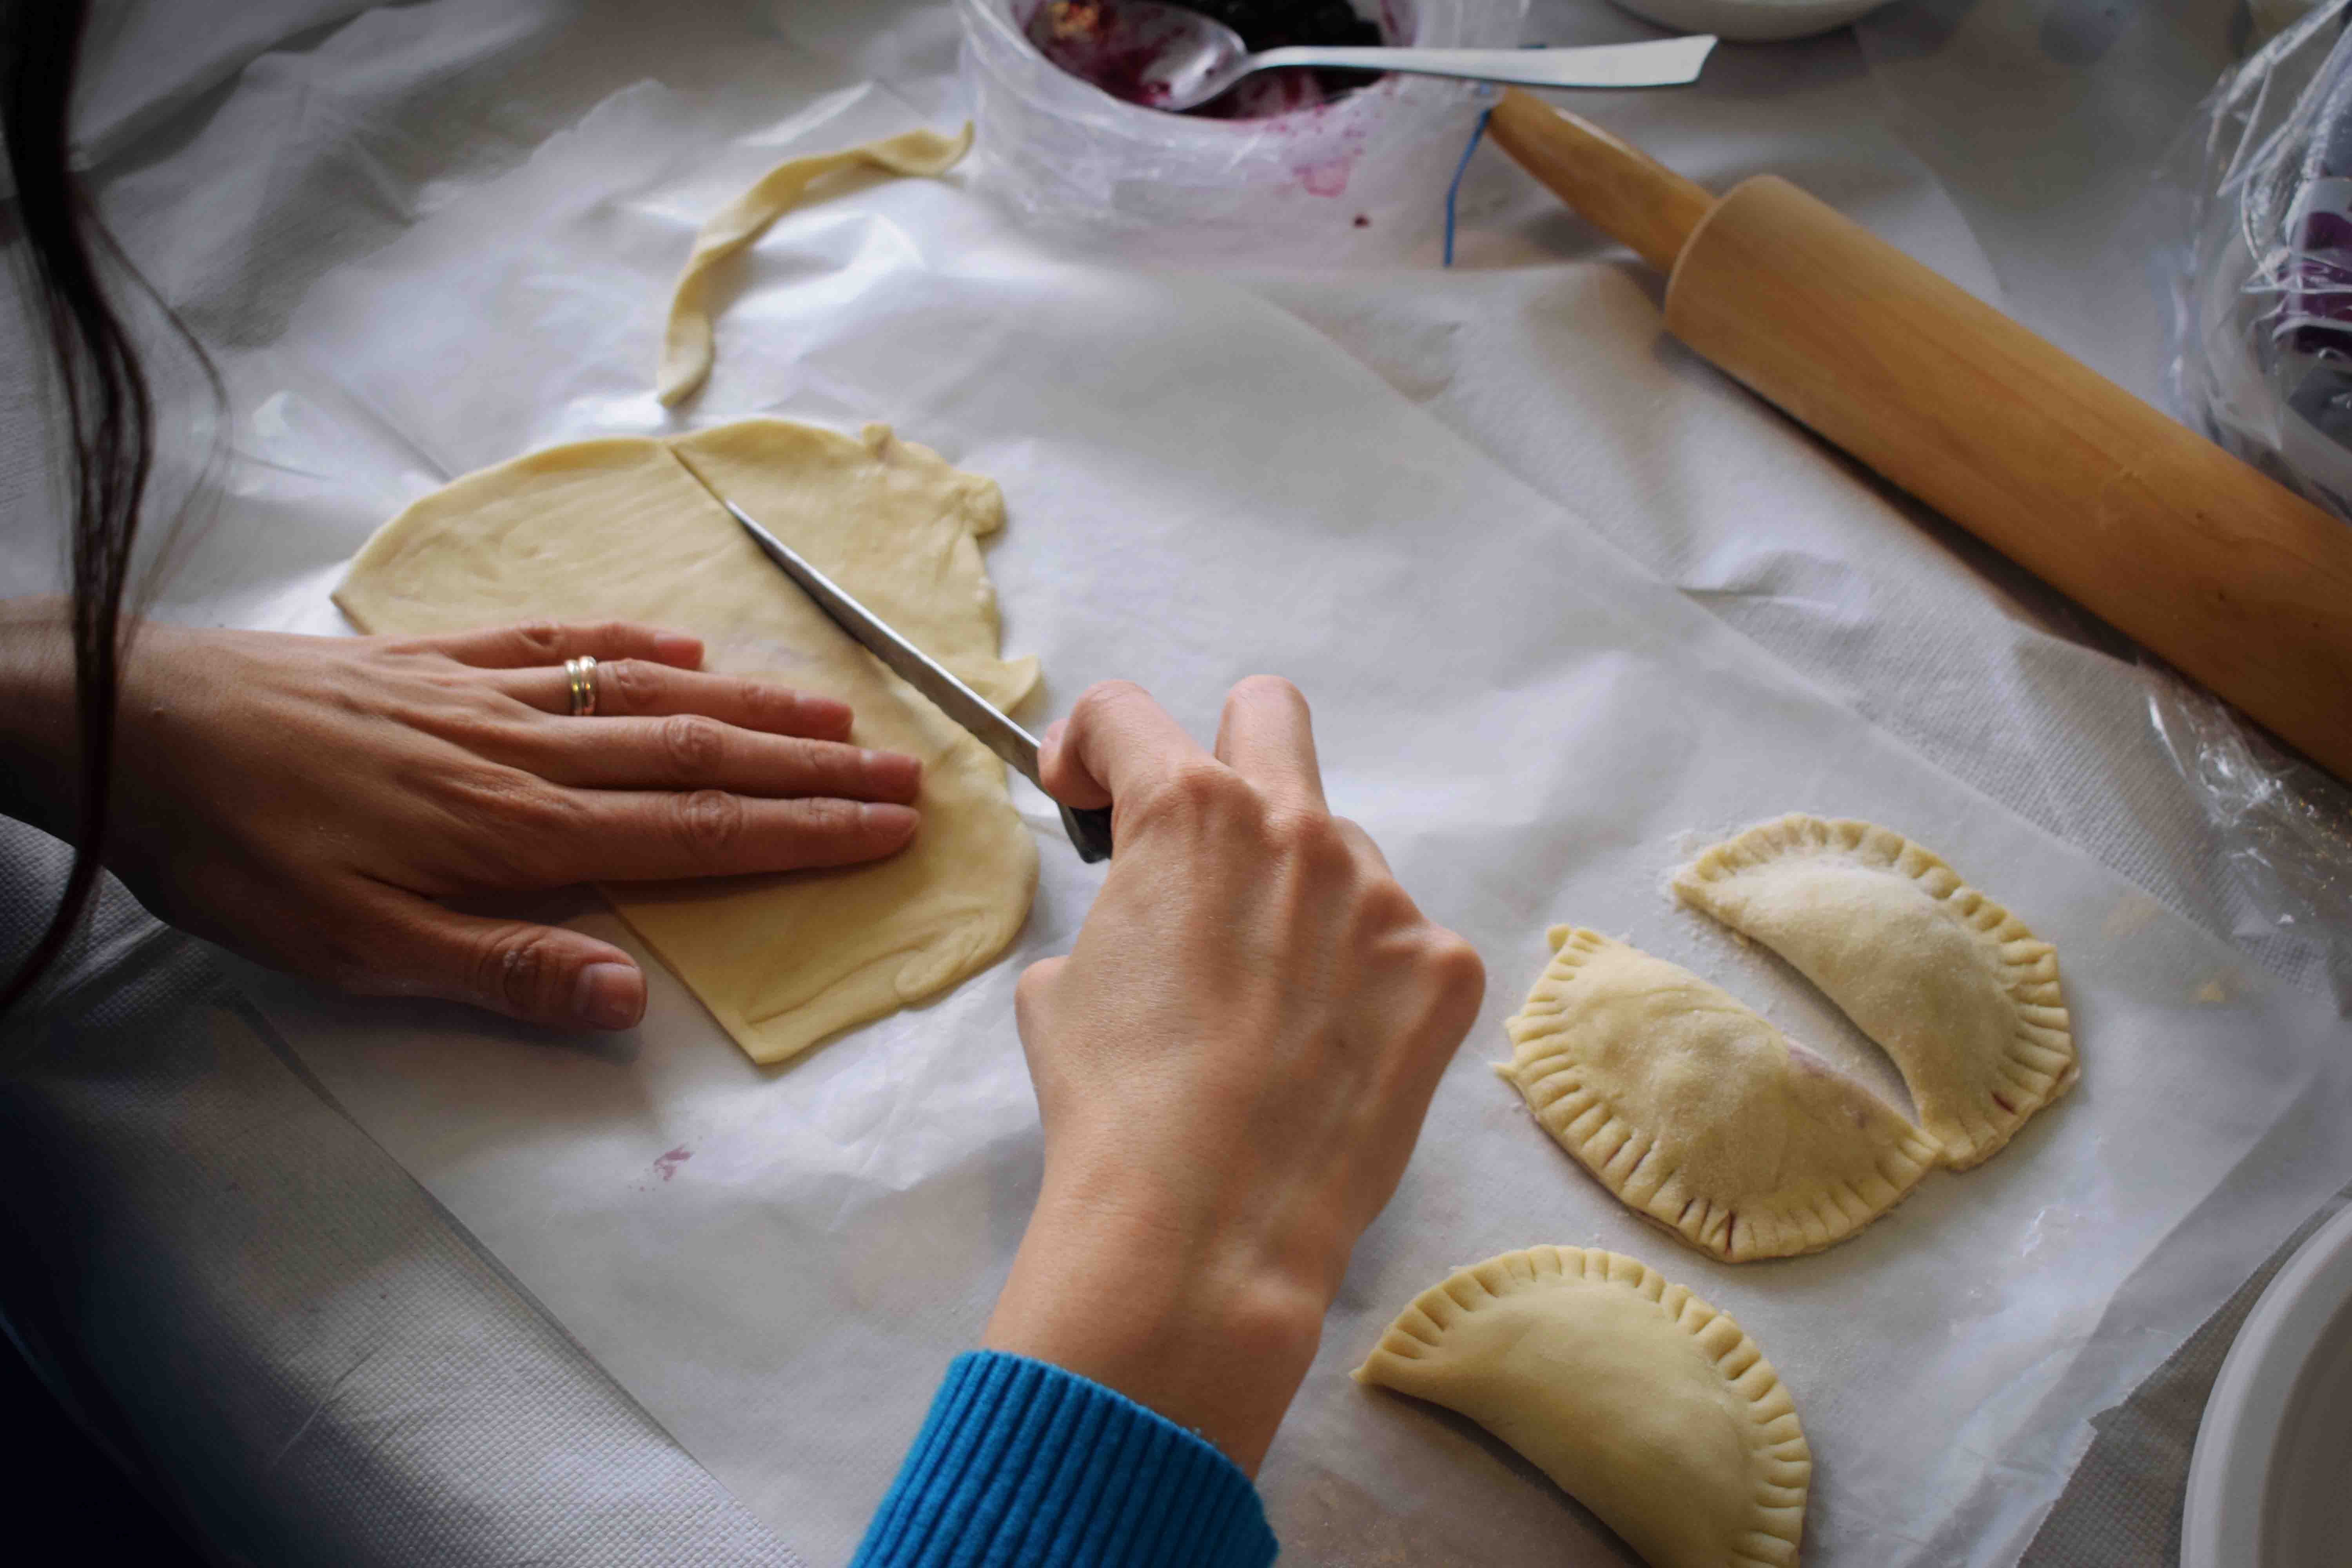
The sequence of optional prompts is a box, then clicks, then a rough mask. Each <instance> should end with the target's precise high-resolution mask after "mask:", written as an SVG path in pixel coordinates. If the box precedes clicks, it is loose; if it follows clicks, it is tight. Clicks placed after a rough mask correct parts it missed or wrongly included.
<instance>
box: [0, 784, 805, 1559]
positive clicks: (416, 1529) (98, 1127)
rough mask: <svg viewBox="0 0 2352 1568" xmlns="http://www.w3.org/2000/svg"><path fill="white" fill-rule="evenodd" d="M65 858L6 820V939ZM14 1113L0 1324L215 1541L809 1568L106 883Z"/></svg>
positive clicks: (10, 1041)
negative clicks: (2, 1320) (1, 1322)
mask: <svg viewBox="0 0 2352 1568" xmlns="http://www.w3.org/2000/svg"><path fill="white" fill-rule="evenodd" d="M69 858H70V857H69V856H68V853H67V852H66V850H65V847H64V846H62V845H59V844H58V843H56V842H55V841H53V840H51V839H49V838H47V837H46V836H44V835H42V834H40V833H38V832H37V831H35V830H33V829H31V828H28V827H26V826H22V825H21V824H18V823H15V822H11V821H7V820H5V819H0V962H5V963H7V964H9V965H10V966H11V967H13V965H14V963H16V960H17V959H18V958H19V957H21V955H22V954H23V952H24V951H25V950H26V948H27V947H28V946H29V945H30V943H31V942H32V939H33V937H34V934H35V933H36V932H37V931H39V930H40V929H41V927H42V926H43V925H44V924H45V923H46V921H47V915H48V912H49V910H50V909H51V908H52V907H53V905H54V902H55V900H56V897H57V892H58V887H59V885H60V884H61V882H62V880H63V879H64V874H65V868H66V865H67V863H68V860H69ZM0 1127H5V1129H6V1137H5V1139H0V1175H5V1181H0V1212H5V1221H6V1225H5V1234H6V1242H7V1245H8V1247H9V1248H10V1252H11V1256H10V1258H8V1264H9V1267H8V1268H7V1269H6V1270H5V1279H7V1280H8V1281H10V1282H12V1283H13V1284H14V1285H16V1287H17V1288H16V1289H11V1290H9V1291H7V1292H6V1293H5V1296H0V1311H5V1315H6V1323H7V1329H8V1331H9V1333H10V1335H11V1337H12V1338H13V1339H14V1340H15V1341H16V1343H17V1344H18V1345H20V1346H22V1347H24V1348H25V1349H26V1352H27V1353H28V1354H29V1355H30V1356H31V1357H32V1359H33V1361H34V1363H35V1364H36V1365H37V1367H39V1368H40V1369H41V1371H42V1373H43V1375H44V1376H45V1377H46V1378H47V1380H48V1381H49V1382H50V1384H51V1386H52V1387H55V1388H57V1389H58V1391H59V1392H60V1394H62V1395H63V1396H64V1397H65V1398H66V1399H67V1400H68V1405H69V1407H70V1408H72V1409H74V1410H75V1411H76V1412H77V1414H78V1415H80V1416H81V1418H82V1419H83V1420H84V1422H85V1423H86V1424H89V1425H90V1426H93V1427H95V1429H96V1430H97V1431H98V1432H100V1434H101V1435H102V1436H103V1438H104V1440H105V1441H106V1442H107V1443H108V1445H109V1447H110V1448H111V1449H112V1451H113V1452H114V1453H115V1454H117V1455H118V1456H119V1457H121V1458H125V1459H126V1460H127V1461H128V1462H129V1463H131V1464H132V1465H133V1466H134V1467H135V1468H138V1469H139V1470H140V1471H142V1473H143V1474H145V1475H146V1476H147V1477H148V1478H149V1479H150V1480H151V1483H152V1486H153V1488H154V1489H155V1492H156V1494H157V1495H159V1496H160V1497H161V1498H163V1499H164V1500H166V1501H167V1502H168V1504H169V1505H171V1506H173V1508H174V1509H175V1510H177V1511H178V1512H180V1513H181V1514H182V1515H183V1517H184V1518H185V1519H186V1520H187V1521H189V1522H190V1524H191V1525H192V1526H193V1527H194V1531H196V1532H197V1534H198V1536H199V1538H200V1539H202V1540H203V1541H204V1542H205V1543H206V1544H207V1546H208V1547H209V1548H210V1549H211V1552H212V1553H213V1558H212V1560H214V1561H218V1562H224V1563H343V1564H351V1565H352V1568H375V1565H379V1564H380V1565H383V1568H402V1565H405V1564H414V1563H439V1564H448V1565H452V1568H470V1565H472V1564H477V1563H479V1564H496V1563H545V1564H566V1565H576V1568H637V1565H642V1568H657V1565H660V1564H668V1563H680V1562H693V1563H709V1564H726V1565H729V1568H801V1563H800V1560H799V1559H797V1558H795V1557H794V1556H793V1554H792V1553H791V1552H789V1551H788V1550H786V1549H785V1547H784V1546H783V1545H782V1543H781V1542H778V1541H777V1540H776V1539H775V1538H774V1536H773V1535H772V1534H771V1533H770V1532H768V1531H766V1530H764V1529H763V1528H762V1527H761V1525H760V1523H759V1522H758V1521H755V1520H753V1519H752V1518H751V1516H750V1515H749V1514H748V1513H746V1512H745V1511H744V1510H743V1509H742V1507H741V1506H740V1504H738V1503H737V1502H736V1501H735V1500H733V1499H732V1498H730V1497H729V1496H728V1495H727V1493H726V1492H725V1490H724V1489H721V1488H720V1487H719V1485H718V1483H717V1482H715V1481H713V1480H712V1479H710V1477H709V1474H708V1473H707V1472H705V1471H703V1470H702V1469H700V1468H698V1467H697V1466H696V1465H695V1464H694V1462H693V1461H692V1460H691V1459H690V1458H688V1457H687V1455H686V1454H685V1453H684V1452H683V1451H681V1450H680V1449H679V1448H678V1447H677V1445H676V1444H675V1443H674V1442H672V1441H671V1440H670V1438H669V1436H668V1435H667V1433H666V1432H664V1431H663V1430H662V1428H661V1427H660V1426H658V1425H656V1423H655V1422H654V1421H653V1420H651V1419H650V1418H648V1417H647V1415H646V1413H645V1412H644V1410H643V1409H641V1408H639V1407H638V1406H637V1405H635V1404H634V1403H633V1402H631V1400H630V1399H629V1397H628V1396H627V1395H626V1394H624V1393H623V1392H622V1391H621V1390H620V1389H618V1388H616V1387H615V1386H614V1384H613V1383H612V1380H611V1379H610V1378H608V1377H606V1376H605V1375H604V1373H601V1372H600V1371H599V1370H598V1369H597V1368H596V1366H595V1364H594V1363H593V1362H591V1361H590V1360H589V1359H588V1357H587V1356H586V1354H585V1353H584V1352H582V1350H581V1349H580V1347H579V1346H578V1345H577V1344H575V1343H573V1342H572V1341H571V1340H570V1339H569V1338H567V1337H566V1336H565V1335H564V1333H563V1331H562V1329H560V1328H559V1327H557V1326H556V1325H555V1324H554V1323H552V1322H551V1321H549V1320H548V1318H547V1317H546V1315H545V1314H544V1313H542V1312H541V1310H539V1309H538V1307H537V1306H536V1305H535V1304H534V1303H532V1302H531V1301H530V1300H529V1299H528V1297H527V1296H525V1295H524V1294H523V1293H521V1292H520V1291H518V1290H517V1289H515V1287H514V1284H513V1281H512V1280H511V1279H509V1277H508V1276H506V1275H505V1274H504V1273H503V1272H501V1271H500V1270H499V1268H498V1267H497V1266H496V1265H495V1264H494V1263H492V1262H491V1261H489V1260H488V1258H485V1257H484V1256H483V1255H482V1254H481V1252H480V1251H479V1249H478V1247H476V1246H475V1245H474V1244H473V1242H472V1241H471V1239H470V1238H469V1237H467V1235H466V1234H465V1233H464V1231H463V1230H461V1229H459V1228H458V1227H457V1226H453V1225H451V1224H450V1223H449V1221H448V1219H447V1216H446V1215H445V1214H444V1213H443V1211H442V1210H441V1209H440V1208H439V1207H438V1206H437V1205H436V1204H435V1203H434V1202H433V1200H432V1199H431V1198H430V1197H429V1196H428V1195H426V1194H425V1193H424V1192H423V1191H422V1190H420V1189H419V1188H418V1187H417V1185H416V1184H415V1182H414V1181H413V1180H411V1179H410V1178H409V1177H408V1176H407V1174H406V1173H404V1172H403V1171H402V1170H401V1169H400V1167H399V1166H398V1165H396V1164H394V1163H393V1161H392V1159H391V1158H390V1157H389V1156H388V1155H386V1154H385V1153H384V1152H383V1149H381V1148H380V1147H378V1146H377V1145H376V1144H375V1143H373V1142H371V1141H370V1140H369V1138H368V1136H367V1135H366V1133H364V1132H362V1131H361V1130H360V1129H359V1128H357V1127H356V1126H354V1125H352V1122H351V1121H349V1120H347V1119H346V1118H344V1117H343V1116H342V1115H341V1114H340V1113H339V1112H338V1111H337V1110H336V1109H335V1108H334V1106H333V1105H332V1103H331V1101H330V1100H327V1099H325V1098H324V1097H323V1096H322V1095H321V1094H320V1092H319V1091H318V1088H317V1085H316V1084H315V1082H314V1081H313V1080H311V1079H310V1078H309V1077H308V1076H307V1075H305V1074H304V1073H303V1072H302V1071H301V1070H300V1068H299V1067H297V1066H296V1065H294V1063H293V1062H292V1060H291V1058H289V1056H288V1055H287V1054H286V1052H285V1051H284V1049H283V1047H279V1046H278V1045H277V1044H276V1043H275V1042H274V1041H273V1039H272V1037H271V1036H270V1034H269V1032H268V1027H267V1026H266V1025H265V1024H263V1022H262V1021H261V1019H260V1018H259V1017H258V1016H257V1015H256V1014H255V1013H254V1012H253V1010H252V1008H251V1007H250V1006H249V1005H247V1004H245V1003H244V1002H243V1000H242V999H241V998H239V997H238V996H237V995H236V993H235V992H234V991H233V990H232V989H231V988H230V986H229V985H228V984H227V983H226V980H225V979H224V977H223V975H222V973H221V968H220V963H219V960H218V955H217V954H216V953H215V952H213V950H211V949H210V948H208V947H206V946H205V944H204V943H203V942H197V941H196V940H195V939H194V938H192V937H188V936H185V935H183V934H181V933H180V932H178V931H172V930H171V929H169V928H168V927H165V926H162V925H159V924H158V923H157V922H156V921H153V920H152V918H150V917H149V916H148V915H147V914H146V913H145V911H143V910H141V909H140V908H139V907H138V905H137V904H136V903H135V902H134V901H133V900H131V896H130V895H129V894H128V893H126V892H125V891H123V889H121V887H119V886H116V885H115V884H114V883H113V882H112V881H111V879H108V881H107V882H106V883H105V884H104V885H103V886H102V887H101V889H100V893H99V900H98V906H97V910H96V914H95V918H94V919H93V921H91V923H90V927H89V930H88V931H86V932H85V933H84V935H83V937H82V940H81V941H80V942H79V943H78V944H77V946H76V948H75V949H74V950H73V951H72V952H70V953H69V954H68V958H67V960H66V962H65V963H64V964H63V965H62V966H61V968H60V970H59V972H58V973H57V974H55V975H54V976H53V977H52V978H51V980H50V982H49V983H48V984H47V986H46V987H45V990H44V992H43V993H42V994H41V995H40V996H39V997H38V999H37V1003H36V1004H35V1005H33V1006H30V1007H28V1008H26V1010H25V1011H24V1012H22V1013H12V1015H11V1016H10V1017H9V1019H8V1020H7V1025H6V1027H5V1029H4V1030H0ZM0 1353H11V1352H0Z"/></svg>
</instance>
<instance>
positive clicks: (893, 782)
mask: <svg viewBox="0 0 2352 1568" xmlns="http://www.w3.org/2000/svg"><path fill="white" fill-rule="evenodd" d="M858 766H859V768H860V770H861V771H862V772H863V773H865V775H866V793H867V794H869V795H881V796H883V797H884V798H885V799H891V800H912V799H914V798H915V792H916V791H917V790H919V789H920V788H921V787H922V784H923V764H922V763H921V761H920V760H919V759H918V758H915V757H910V756H908V755H907V754H906V753H905V752H859V753H858Z"/></svg>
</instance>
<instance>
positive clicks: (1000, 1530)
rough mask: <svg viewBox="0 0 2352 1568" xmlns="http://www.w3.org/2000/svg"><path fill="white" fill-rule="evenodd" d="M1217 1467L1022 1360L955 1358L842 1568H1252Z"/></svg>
mask: <svg viewBox="0 0 2352 1568" xmlns="http://www.w3.org/2000/svg"><path fill="white" fill-rule="evenodd" d="M1274 1554H1275V1542H1274V1532H1273V1531H1270V1530H1268V1529H1267V1528H1266V1524H1265V1509H1264V1508H1263V1507H1262V1506H1261V1505H1260V1504H1259V1502H1258V1498H1257V1490H1256V1489H1255V1488H1254V1487H1252V1486H1251V1485H1250V1482H1249V1478H1248V1477H1247V1476H1244V1475H1243V1474H1242V1472H1241V1470H1240V1469H1239V1468H1237V1467H1236V1466H1235V1465H1234V1462H1233V1461H1232V1460H1231V1459H1228V1458H1225V1457H1224V1455H1223V1454H1221V1453H1219V1452H1218V1451H1217V1450H1216V1449H1215V1448H1214V1447H1211V1446H1210V1445H1209V1444H1208V1443H1207V1442H1205V1441H1203V1440H1202V1438H1200V1437H1198V1436H1194V1435H1193V1434H1192V1433H1190V1432H1187V1431H1186V1430H1184V1429H1183V1428H1182V1427H1181V1426H1177V1425H1176V1424H1175V1423H1174V1422H1172V1421H1171V1420H1169V1419H1168V1418H1167V1417H1165V1416H1163V1415H1154V1414H1153V1413H1152V1412H1151V1411H1149V1410H1146V1409H1145V1408H1144V1407H1143V1406H1142V1405H1138V1404H1137V1403H1136V1402H1135V1401H1133V1400H1132V1399H1129V1398H1128V1397H1127V1396H1126V1395H1125V1394H1115V1393H1113V1392H1112V1391H1111V1390H1109V1389H1108V1388H1105V1387H1103V1386H1102V1385H1101V1384H1098V1383H1094V1382H1091V1381H1089V1380H1088V1379H1086V1378H1083V1377H1080V1376H1078V1375H1077V1374H1076V1373H1069V1372H1065V1371H1063V1370H1062V1369H1061V1368H1060V1367H1057V1366H1053V1365H1049V1364H1047V1363H1045V1362H1041V1361H1031V1360H1030V1359H1029V1358H1028V1357H1026V1356H1017V1355H1004V1354H1002V1353H1000V1352H995V1351H980V1352H974V1353H971V1354H969V1355H961V1356H958V1357H957V1358H956V1359H955V1361H954V1363H952V1364H951V1365H950V1366H949V1368H948V1375H947V1380H946V1381H945V1382H944V1383H942V1384H940V1392H939V1395H938V1397H937V1398H935V1399H933V1400H932V1401H931V1413H930V1415H929V1418H928V1419H926V1420H925V1421H924V1423H923V1429H922V1432H921V1434H920V1435H919V1436H917V1437H916V1438H915V1446H914V1447H913V1449H911V1450H910V1451H909V1452H908V1455H907V1462H906V1464H905V1465H904V1466H902V1467H901V1468H900V1469H899V1471H898V1479H897V1480H896V1481H894V1482H892V1483H891V1486H890V1490H889V1493H888V1495H887V1496H886V1497H884V1498H883V1500H882V1506H881V1507H880V1508H879V1509H877V1510H876V1511H875V1514H874V1522H873V1523H872V1524H870V1525H868V1526H867V1527H866V1542H865V1544H864V1545H862V1546H860V1547H859V1548H858V1549H857V1556H856V1560H855V1561H854V1562H853V1563H852V1564H851V1568H998V1565H1000V1564H1003V1565H1005V1568H1011V1565H1013V1564H1018V1565H1020V1568H1081V1565H1083V1568H1162V1565H1166V1568H1175V1565H1177V1564H1182V1565H1184V1568H1266V1564H1268V1563H1272V1562H1273V1561H1274Z"/></svg>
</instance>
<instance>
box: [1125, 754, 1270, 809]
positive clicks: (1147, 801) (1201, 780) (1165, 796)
mask: <svg viewBox="0 0 2352 1568" xmlns="http://www.w3.org/2000/svg"><path fill="white" fill-rule="evenodd" d="M1142 804H1143V805H1145V807H1146V808H1147V809H1148V810H1149V811H1150V814H1151V815H1152V816H1181V817H1184V818H1187V819H1190V820H1194V821H1199V820H1203V819H1208V818H1215V817H1231V816H1243V815H1244V814H1248V815H1255V813H1252V812H1251V810H1250V808H1251V807H1253V806H1255V805H1256V804H1257V792H1256V791H1255V790H1253V789H1252V788H1250V786H1249V784H1247V782H1245V781H1244V779H1243V778H1242V777H1241V775H1240V774H1238V773H1234V772H1233V771H1232V770H1231V769H1230V768H1227V767H1225V766H1223V764H1221V763H1213V762H1188V763H1180V764H1178V765H1177V766H1175V767H1173V768H1171V769H1170V770H1169V771H1168V772H1167V773H1163V774H1161V775H1160V777H1159V778H1158V779H1157V780H1156V781H1154V782H1153V783H1152V784H1150V787H1149V788H1148V789H1147V790H1146V791H1145V792H1144V800H1143V803H1142Z"/></svg>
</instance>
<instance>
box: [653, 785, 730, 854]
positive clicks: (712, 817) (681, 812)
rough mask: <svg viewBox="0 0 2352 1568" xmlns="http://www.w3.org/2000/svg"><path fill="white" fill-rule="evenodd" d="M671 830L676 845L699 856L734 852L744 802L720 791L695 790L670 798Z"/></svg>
mask: <svg viewBox="0 0 2352 1568" xmlns="http://www.w3.org/2000/svg"><path fill="white" fill-rule="evenodd" d="M670 816H671V817H672V826H673V827H674V829H675V831H676V832H677V837H678V841H679V842H680V843H681V844H683V845H684V846H685V847H687V849H688V851H690V852H692V853H695V854H698V855H716V854H719V853H720V852H722V851H725V850H729V849H731V848H733V847H735V846H736V845H737V844H738V843H739V842H740V841H741V839H742V837H743V802H742V799H741V798H740V796H737V795H730V794H728V793H727V792H726V791H725V790H723V789H698V790H692V791H689V792H688V793H687V794H685V795H677V796H674V797H672V802H671V805H670Z"/></svg>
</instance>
